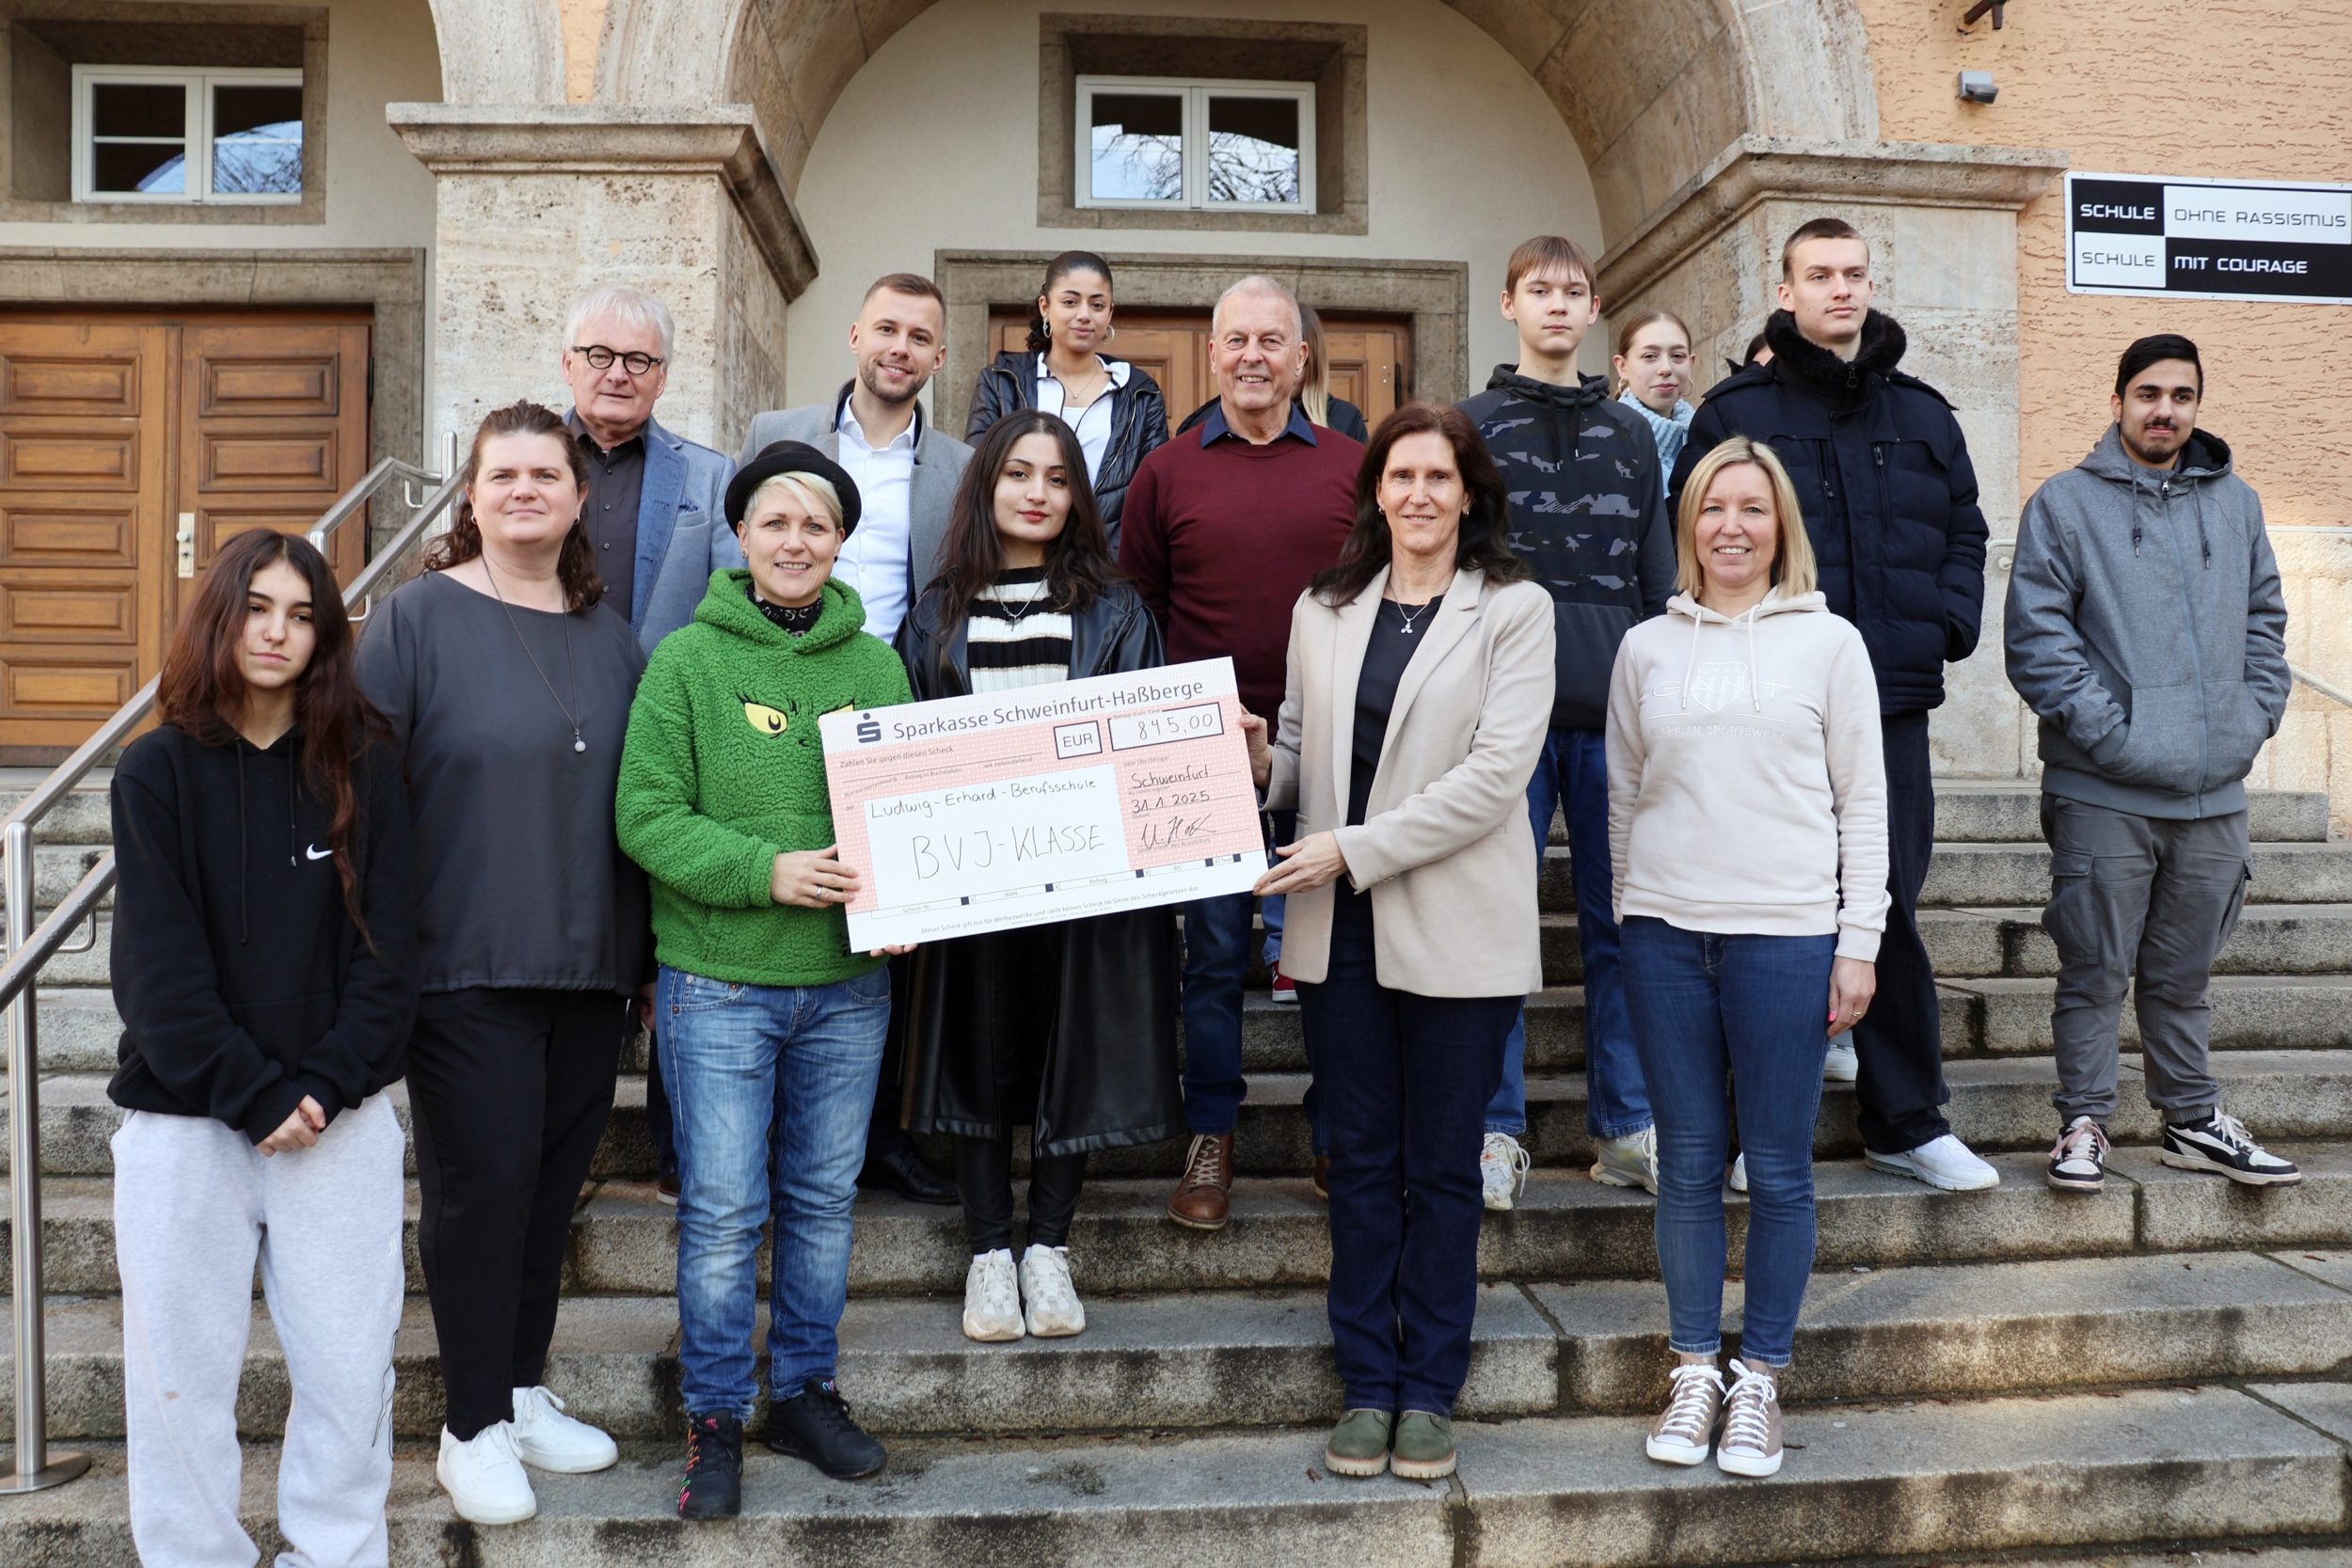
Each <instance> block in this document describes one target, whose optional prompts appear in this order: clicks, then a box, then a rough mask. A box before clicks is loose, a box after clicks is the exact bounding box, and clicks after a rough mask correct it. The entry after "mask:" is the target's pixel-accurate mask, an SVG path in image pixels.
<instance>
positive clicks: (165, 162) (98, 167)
mask: <svg viewBox="0 0 2352 1568" xmlns="http://www.w3.org/2000/svg"><path fill="white" fill-rule="evenodd" d="M90 188H91V189H92V190H95V191H117V192H126V191H137V192H140V193H141V194H143V195H147V196H185V195H187V194H188V160H187V157H186V155H185V154H184V153H183V151H182V150H181V146H180V144H179V143H176V142H168V143H167V142H135V141H134V142H119V141H118V142H105V141H102V142H100V143H98V144H97V145H96V146H95V147H93V148H91V149H90Z"/></svg>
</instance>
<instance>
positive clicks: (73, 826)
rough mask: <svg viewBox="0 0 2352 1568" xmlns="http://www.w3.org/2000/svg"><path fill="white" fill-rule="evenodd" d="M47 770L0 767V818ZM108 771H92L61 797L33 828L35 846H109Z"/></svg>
mask: <svg viewBox="0 0 2352 1568" xmlns="http://www.w3.org/2000/svg"><path fill="white" fill-rule="evenodd" d="M48 773H49V770H48V769H47V768H0V816H7V815H8V813H9V812H12V811H14V810H15V809H16V808H17V806H18V805H19V804H21V803H22V802H23V801H24V797H25V796H26V795H27V794H29V793H31V788H32V786H33V785H34V784H38V783H39V782H40V780H42V779H45V778H46V777H48ZM113 779H114V769H113V768H92V769H91V770H90V772H89V775H88V776H87V778H85V779H84V780H83V781H82V782H81V783H80V784H77V785H75V786H74V787H73V788H72V789H71V790H69V791H67V792H66V795H65V798H64V799H63V800H59V801H58V802H57V803H56V805H54V806H52V807H50V808H49V812H48V815H46V816H43V817H42V818H41V819H40V821H39V822H37V823H35V824H34V825H33V842H34V843H36V844H112V843H113V842H114V819H113V816H112V814H111V812H109V810H108V809H107V800H106V790H107V786H108V785H109V784H111V783H112V782H113Z"/></svg>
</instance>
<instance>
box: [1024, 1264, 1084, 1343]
mask: <svg viewBox="0 0 2352 1568" xmlns="http://www.w3.org/2000/svg"><path fill="white" fill-rule="evenodd" d="M1021 1299H1022V1300H1023V1301H1024V1302H1025V1303H1026V1304H1027V1306H1028V1326H1029V1332H1030V1333H1031V1334H1034V1335H1036V1336H1037V1337H1038V1338H1041V1339H1066V1338H1069V1337H1070V1336H1071V1335H1073V1334H1083V1333H1085V1332H1086V1326H1087V1309H1086V1308H1085V1307H1082V1306H1080V1305H1079V1302H1078V1287H1077V1286H1075V1285H1073V1284H1072V1283H1071V1279H1070V1249H1069V1248H1068V1247H1066V1246H1032V1247H1030V1248H1029V1250H1028V1251H1026V1252H1025V1253H1023V1254H1022V1255H1021Z"/></svg>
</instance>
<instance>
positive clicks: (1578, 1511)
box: [0, 1383, 2352, 1568]
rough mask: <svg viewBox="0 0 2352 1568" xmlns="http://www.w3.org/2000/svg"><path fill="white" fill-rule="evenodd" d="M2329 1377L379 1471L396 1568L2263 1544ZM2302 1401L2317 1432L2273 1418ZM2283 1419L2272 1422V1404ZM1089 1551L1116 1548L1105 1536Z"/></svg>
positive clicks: (88, 1564)
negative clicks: (558, 1465) (1738, 1474)
mask: <svg viewBox="0 0 2352 1568" xmlns="http://www.w3.org/2000/svg"><path fill="white" fill-rule="evenodd" d="M2341 1394H2342V1390H2341V1388H2340V1386H2334V1385H2312V1384H2301V1383H2270V1384H2258V1385H2255V1386H2251V1387H2250V1388H2249V1389H2246V1390H2239V1389H2236V1388H2231V1387H2227V1386H2211V1385H2193V1386H2176V1387H2170V1388H2150V1389H2127V1390H2122V1391H2118V1392H2102V1393H2090V1394H2063V1395H2056V1396H2041V1397H2033V1398H1995V1399H1981V1400H1959V1401H1953V1402H1937V1403H1918V1404H1913V1403H1901V1404H1891V1403H1890V1404H1862V1405H1845V1404H1839V1405H1830V1406H1820V1407H1800V1408H1798V1409H1795V1410H1792V1411H1790V1412H1789V1415H1788V1443H1789V1448H1788V1465H1787V1466H1786V1468H1784V1469H1783V1471H1782V1472H1781V1474H1780V1476H1779V1477H1778V1478H1776V1479H1775V1480H1774V1481H1772V1482H1771V1483H1770V1484H1767V1485H1758V1486H1746V1485H1738V1484H1733V1483H1730V1482H1727V1481H1725V1480H1724V1478H1723V1477H1721V1476H1719V1475H1717V1474H1716V1473H1715V1471H1714V1469H1713V1467H1712V1466H1702V1467H1699V1468H1696V1469H1680V1468H1673V1467H1669V1466H1666V1465H1657V1464H1654V1463H1652V1462H1651V1461H1649V1460H1647V1459H1645V1457H1644V1456H1643V1454H1642V1451H1641V1439H1642V1434H1643V1433H1644V1431H1645V1427H1646V1424H1647V1423H1646V1420H1645V1418H1642V1417H1638V1416H1582V1417H1523V1418H1512V1419H1506V1420H1502V1421H1497V1422H1492V1423H1487V1422H1479V1421H1466V1422H1464V1423H1462V1425H1461V1427H1460V1428H1459V1429H1458V1432H1457V1439H1458V1441H1459V1443H1460V1445H1461V1471H1460V1474H1459V1476H1458V1477H1457V1478H1456V1479H1455V1480H1454V1481H1452V1482H1451V1483H1448V1484H1445V1485H1437V1486H1423V1485H1415V1484H1412V1483H1410V1482H1404V1481H1396V1480H1394V1479H1393V1478H1382V1479H1380V1480H1376V1481H1364V1482H1356V1481H1342V1480H1339V1479H1337V1478H1333V1477H1328V1476H1326V1475H1325V1474H1324V1472H1323V1467H1322V1444H1323V1440H1324V1436H1325V1432H1324V1429H1323V1428H1321V1427H1320V1426H1316V1427H1304V1428H1292V1429H1278V1430H1274V1431H1268V1432H1255V1433H1216V1434H1209V1435H1190V1434H1187V1435H1182V1436H1164V1435H1158V1434H1138V1435H1136V1436H1131V1437H1117V1438H1105V1437H1102V1436H1089V1437H1082V1438H1064V1439H1051V1438H1029V1439H1024V1438H990V1439H981V1440H976V1441H974V1440H959V1439H952V1438H930V1439H902V1440H899V1441H898V1442H897V1443H895V1444H893V1446H892V1453H891V1467H890V1468H889V1469H888V1470H886V1471H885V1472H884V1473H883V1475H882V1477H881V1478H879V1479H877V1480H875V1481H866V1482H856V1481H850V1482H831V1481H825V1480H824V1479H822V1478H821V1477H819V1476H818V1475H817V1474H816V1473H815V1472H814V1471H812V1470H811V1469H809V1468H808V1467H807V1466H805V1465H800V1464H797V1463H795V1462H792V1461H787V1460H783V1459H779V1458H777V1457H775V1456H773V1455H771V1454H769V1453H768V1452H767V1451H766V1450H765V1449H760V1448H758V1447H756V1446H755V1447H754V1448H753V1449H752V1452H751V1454H750V1455H749V1456H748V1457H747V1462H746V1465H745V1473H744V1513H743V1516H742V1518H740V1519H739V1520H737V1521H735V1522H734V1523H732V1524H728V1525H723V1526H711V1527H697V1526H691V1525H687V1524H684V1523H682V1522H680V1521H679V1520H678V1519H677V1518H676V1517H675V1506H676V1490H677V1488H676V1471H677V1465H678V1463H679V1451H678V1449H679V1446H678V1445H677V1444H676V1443H675V1442H669V1443H644V1444H631V1445H628V1447H627V1448H626V1449H624V1451H623V1455H622V1460H621V1463H620V1465H618V1466H616V1467H615V1468H613V1469H612V1470H608V1471H604V1472H602V1473H600V1474H596V1475H587V1476H554V1475H546V1476H542V1475H534V1476H533V1478H532V1480H533V1483H534V1486H535V1488H536V1490H537V1493H538V1497H539V1514H538V1517H537V1518H536V1519H534V1520H532V1521H531V1522H530V1523H527V1524H524V1525H521V1526H516V1527H499V1528H473V1527H469V1526H467V1525H464V1524H462V1523H460V1522H458V1521H457V1520H455V1519H454V1518H453V1515H452V1514H451V1513H450V1509H449V1504H448V1500H447V1499H446V1497H443V1496H442V1495H441V1494H440V1492H439V1491H438V1490H437V1488H436V1486H435V1485H434V1483H433V1480H432V1458H431V1455H430V1452H429V1451H428V1450H426V1449H421V1448H410V1447H404V1448H403V1449H401V1450H400V1451H399V1454H398V1456H397V1459H396V1462H395V1466H394V1473H393V1480H392V1492H391V1497H390V1501H389V1511H388V1512H389V1527H390V1561H391V1563H392V1564H394V1565H396V1568H442V1565H446V1564H449V1563H453V1562H464V1563H467V1564H469V1565H471V1568H608V1565H619V1564H624V1563H627V1564H632V1565H634V1564H645V1563H652V1562H662V1563H673V1562H677V1563H682V1562H686V1561H690V1560H691V1561H697V1562H709V1563H712V1564H728V1563H744V1564H750V1563H755V1562H759V1563H767V1562H779V1561H784V1562H800V1561H823V1562H849V1561H858V1562H888V1563H891V1564H893V1568H934V1565H936V1568H974V1565H976V1564H982V1563H1007V1564H1013V1563H1019V1564H1028V1563H1044V1562H1089V1563H1092V1562H1108V1561H1116V1562H1117V1563H1118V1564H1119V1565H1120V1568H1203V1565H1208V1564H1223V1563H1261V1562H1268V1563H1279V1564H1282V1565H1283V1568H1457V1565H1464V1564H1474V1565H1477V1568H1521V1565H1528V1568H1533V1565H1536V1564H1543V1565H1572V1568H1633V1565H1636V1564H1640V1565H1645V1568H1647V1565H1659V1568H1700V1565H1711V1568H1729V1565H1731V1564H1735V1563H1756V1562H1759V1561H1784V1562H1785V1561H1789V1560H1796V1559H1804V1560H1822V1559H1833V1558H1838V1557H1847V1556H1859V1555H1864V1554H1868V1555H1871V1556H1878V1555H1880V1554H1885V1553H1899V1554H1900V1553H1919V1554H1926V1553H1937V1554H1942V1555H1944V1556H1946V1557H1948V1556H1949V1555H1950V1554H1952V1553H1955V1552H1990V1551H2000V1550H2005V1549H2010V1548H2017V1547H2033V1548H2036V1549H2038V1550H2041V1551H2043V1552H2045V1553H2046V1552H2048V1551H2049V1550H2051V1549H2053V1548H2064V1547H2084V1546H2100V1545H2105V1544H2109V1543H2133V1542H2147V1541H2166V1540H2185V1541H2198V1542H2204V1541H2217V1540H2218V1541H2229V1540H2240V1539H2247V1538H2255V1537H2264V1536H2299V1537H2303V1538H2305V1542H2306V1544H2309V1540H2310V1538H2312V1537H2322V1536H2324V1537H2326V1538H2327V1539H2328V1540H2329V1541H2341V1540H2343V1539H2344V1516H2345V1508H2346V1492H2347V1481H2346V1472H2345V1465H2344V1447H2343V1445H2342V1442H2341V1441H2340V1439H2339V1437H2337V1436H2335V1435H2330V1433H2342V1432H2344V1430H2345V1429H2346V1426H2347V1425H2352V1423H2347V1422H2346V1421H2344V1418H2343V1417H2344V1411H2343V1409H2342V1408H2341V1407H2342V1404H2343V1402H2342V1399H2341ZM2303 1405H2310V1406H2313V1407H2317V1408H2323V1409H2327V1410H2328V1411H2329V1412H2330V1413H2331V1415H2332V1417H2333V1424H2332V1425H2328V1424H2321V1425H2318V1426H2314V1425H2309V1424H2306V1423H2305V1421H2303V1420H2300V1419H2297V1418H2295V1417H2293V1416H2290V1415H2288V1414H2285V1413H2284V1409H2287V1408H2299V1407H2301V1406H2303ZM2282 1407H2284V1408H2282ZM94 1457H95V1464H94V1465H93V1466H92V1470H91V1473H90V1475H89V1476H88V1477H87V1479H85V1480H83V1481H77V1482H75V1483H74V1484H72V1485H71V1486H65V1487H60V1488H57V1489H56V1490H53V1491H48V1492H41V1493H36V1494H33V1495H31V1496H29V1497H21V1498H17V1499H13V1500H12V1501H11V1503H10V1505H9V1507H8V1509H7V1510H5V1511H0V1557H5V1558H6V1560H8V1561H11V1562H17V1561H23V1562H28V1563H29V1562H35V1561H38V1562H40V1563H41V1564H42V1565H43V1568H101V1565H103V1568H119V1564H121V1563H125V1562H128V1561H130V1560H132V1556H133V1552H132V1545H131V1540H130V1532H129V1528H128V1525H127V1523H126V1520H127V1518H128V1505H127V1496H126V1487H125V1481H124V1474H123V1465H122V1457H121V1451H120V1449H119V1447H116V1446H112V1445H105V1446H99V1447H97V1448H96V1451H95V1456H94ZM248 1459H249V1461H250V1462H249V1463H248V1464H246V1466H245V1468H244V1476H243V1481H244V1488H245V1490H244V1493H243V1497H242V1499H241V1504H240V1511H239V1512H240V1514H241V1516H242V1517H243V1518H244V1519H245V1521H246V1526H247V1528H249V1529H250V1530H251V1531H252V1532H253V1533H254V1535H255V1536H256V1538H257V1539H258V1540H260V1541H261V1542H262V1544H263V1549H264V1551H268V1550H272V1549H275V1547H276V1546H277V1544H278V1535H277V1533H276V1531H275V1530H274V1529H272V1528H270V1521H271V1518H272V1516H273V1514H274V1513H275V1497H274V1494H275V1488H276V1481H277V1476H276V1471H277V1453H276V1450H275V1449H274V1448H273V1447H271V1446H269V1445H262V1444H257V1445H253V1446H251V1447H250V1448H249V1449H248ZM1114 1543H1115V1544H1114Z"/></svg>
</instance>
